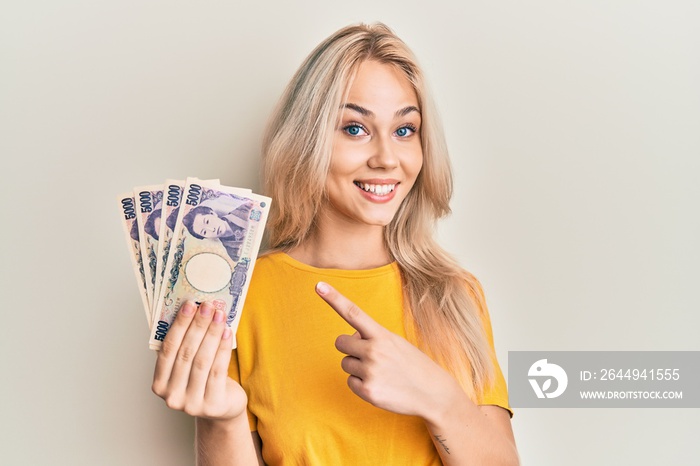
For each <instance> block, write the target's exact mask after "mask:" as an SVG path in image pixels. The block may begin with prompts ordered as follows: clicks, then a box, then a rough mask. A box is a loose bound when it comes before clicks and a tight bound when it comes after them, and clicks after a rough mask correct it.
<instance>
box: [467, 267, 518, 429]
mask: <svg viewBox="0 0 700 466" xmlns="http://www.w3.org/2000/svg"><path fill="white" fill-rule="evenodd" d="M473 280H474V288H473V289H472V293H475V294H476V296H475V298H476V301H477V303H478V304H479V307H480V310H481V320H482V323H483V326H484V333H485V334H486V339H487V341H488V344H489V348H490V350H491V361H492V362H493V376H494V377H493V382H492V384H491V385H490V386H487V387H484V392H483V394H482V395H481V397H479V400H478V403H477V404H479V405H495V406H500V407H501V408H503V409H506V410H508V412H509V413H510V417H513V410H512V409H511V408H510V405H509V404H508V388H507V386H506V380H505V377H503V372H502V371H501V366H500V365H499V364H498V359H497V358H496V348H495V345H494V343H493V329H492V328H491V318H490V317H489V311H488V307H487V306H486V297H485V296H484V291H483V289H482V288H481V284H480V283H479V282H478V281H477V280H476V279H473Z"/></svg>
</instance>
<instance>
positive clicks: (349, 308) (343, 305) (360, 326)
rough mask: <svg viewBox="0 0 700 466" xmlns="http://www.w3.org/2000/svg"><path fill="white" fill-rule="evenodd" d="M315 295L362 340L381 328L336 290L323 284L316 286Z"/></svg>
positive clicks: (373, 334) (319, 283)
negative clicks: (356, 332)
mask: <svg viewBox="0 0 700 466" xmlns="http://www.w3.org/2000/svg"><path fill="white" fill-rule="evenodd" d="M316 293H318V295H319V296H320V297H321V298H323V300H324V301H325V302H327V303H328V304H329V305H330V306H331V307H332V308H333V309H334V310H335V312H337V313H338V315H340V317H342V318H343V319H344V320H345V321H346V322H347V323H348V324H350V325H351V326H352V328H354V329H355V330H357V331H358V332H359V334H360V336H361V337H362V338H363V339H365V340H366V339H368V338H372V337H373V336H375V335H376V334H377V333H378V331H379V330H380V329H382V328H383V327H382V326H381V325H379V324H378V323H377V322H376V321H375V320H374V319H372V318H371V317H370V316H368V315H367V313H365V311H363V310H362V309H360V308H359V307H358V306H357V305H356V304H355V303H353V302H352V301H350V300H349V299H348V298H346V297H345V296H343V295H342V294H340V292H338V290H336V289H335V288H333V287H332V286H330V285H329V284H328V283H325V282H318V283H317V284H316Z"/></svg>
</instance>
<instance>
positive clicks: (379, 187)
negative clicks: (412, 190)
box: [355, 181, 396, 196]
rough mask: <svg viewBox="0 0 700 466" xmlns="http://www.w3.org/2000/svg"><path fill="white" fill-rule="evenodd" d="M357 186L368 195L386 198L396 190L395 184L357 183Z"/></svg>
mask: <svg viewBox="0 0 700 466" xmlns="http://www.w3.org/2000/svg"><path fill="white" fill-rule="evenodd" d="M355 184H356V185H357V186H359V187H360V188H362V189H364V190H365V191H367V192H368V193H372V194H376V195H377V196H385V195H387V194H389V193H390V192H392V191H393V190H394V188H396V185H395V184H369V183H360V182H357V181H356V182H355Z"/></svg>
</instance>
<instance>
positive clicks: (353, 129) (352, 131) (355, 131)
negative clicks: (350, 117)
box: [343, 123, 367, 136]
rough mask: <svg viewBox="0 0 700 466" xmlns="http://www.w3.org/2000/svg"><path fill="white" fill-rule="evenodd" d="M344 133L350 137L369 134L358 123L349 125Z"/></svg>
mask: <svg viewBox="0 0 700 466" xmlns="http://www.w3.org/2000/svg"><path fill="white" fill-rule="evenodd" d="M343 131H345V132H346V133H347V134H349V135H350V136H361V135H362V133H365V134H366V133H367V132H366V131H365V129H364V128H363V127H362V126H360V125H358V124H356V123H353V124H350V125H347V126H346V127H344V128H343Z"/></svg>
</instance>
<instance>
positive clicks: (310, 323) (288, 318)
mask: <svg viewBox="0 0 700 466" xmlns="http://www.w3.org/2000/svg"><path fill="white" fill-rule="evenodd" d="M319 281H325V282H327V283H329V284H331V285H332V286H334V287H335V288H336V289H337V290H338V291H340V292H341V293H343V294H344V295H345V296H347V297H348V298H349V299H350V300H352V301H353V302H355V303H356V304H357V305H358V306H359V307H360V308H361V309H362V310H364V311H365V312H366V313H367V314H369V315H370V316H371V317H372V318H373V319H374V320H376V321H377V322H378V323H379V324H381V325H383V326H384V327H385V328H387V329H388V330H390V331H392V332H394V333H396V334H398V335H401V336H403V337H405V336H406V334H405V330H404V324H403V315H402V301H403V297H402V293H401V277H400V274H399V268H398V266H397V265H396V264H395V263H394V264H389V265H386V266H383V267H379V268H375V269H370V270H338V269H319V268H315V267H311V266H309V265H306V264H303V263H301V262H299V261H296V260H294V259H292V258H291V257H290V256H288V255H287V254H284V253H275V254H270V255H268V256H264V257H262V258H260V259H258V261H257V262H256V265H255V271H254V273H253V278H252V280H251V283H250V288H249V290H248V295H247V297H246V302H245V307H244V309H243V314H242V315H241V321H240V325H239V328H238V332H237V335H236V338H237V342H238V348H237V349H236V350H235V351H234V353H233V358H232V362H231V367H230V369H229V375H230V376H231V377H232V378H234V379H235V380H238V381H239V382H240V383H241V385H242V386H243V388H244V389H245V391H246V393H247V394H248V417H249V421H250V429H251V430H252V431H258V433H259V435H260V437H261V438H262V442H263V457H264V459H265V462H266V463H267V464H268V465H302V464H303V465H324V466H325V465H330V464H332V465H353V466H361V465H372V466H375V465H379V464H381V465H408V464H410V465H440V464H441V462H440V458H439V456H438V453H437V451H436V450H435V447H434V445H433V442H432V441H431V438H430V435H429V433H428V431H427V429H426V428H425V425H424V423H423V421H422V420H421V419H420V418H418V417H414V416H405V415H400V414H395V413H391V412H389V411H385V410H383V409H380V408H376V407H374V406H372V405H371V404H369V403H367V402H366V401H364V400H362V399H361V398H359V397H358V396H356V395H355V394H354V393H353V392H352V391H350V389H349V388H348V386H347V377H348V375H347V374H346V373H345V372H343V370H342V368H341V367H340V361H341V359H342V358H343V357H344V354H342V353H340V352H339V351H338V350H336V349H335V346H334V343H335V339H336V338H337V337H338V335H341V334H352V333H354V329H352V327H350V325H348V324H347V323H346V322H345V321H344V320H343V319H342V318H341V317H340V316H339V315H338V314H337V313H336V312H335V311H334V310H333V309H332V308H331V307H330V306H329V305H328V304H326V303H325V302H324V301H323V300H322V299H321V298H320V297H319V296H318V295H317V294H316V292H315V285H316V283H317V282H319ZM484 324H485V328H486V331H487V336H488V339H489V342H490V344H491V346H492V347H493V338H492V335H491V324H490V322H489V320H488V315H487V314H486V315H485V320H484ZM494 354H495V353H494ZM494 363H495V374H496V382H495V384H494V386H493V387H492V388H491V389H490V390H487V391H486V393H485V394H484V396H483V397H482V399H481V400H479V404H493V405H498V406H502V407H503V408H506V409H509V407H508V394H507V391H506V384H505V380H504V378H503V374H502V373H501V370H500V368H499V366H498V363H497V362H496V360H495V357H494Z"/></svg>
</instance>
